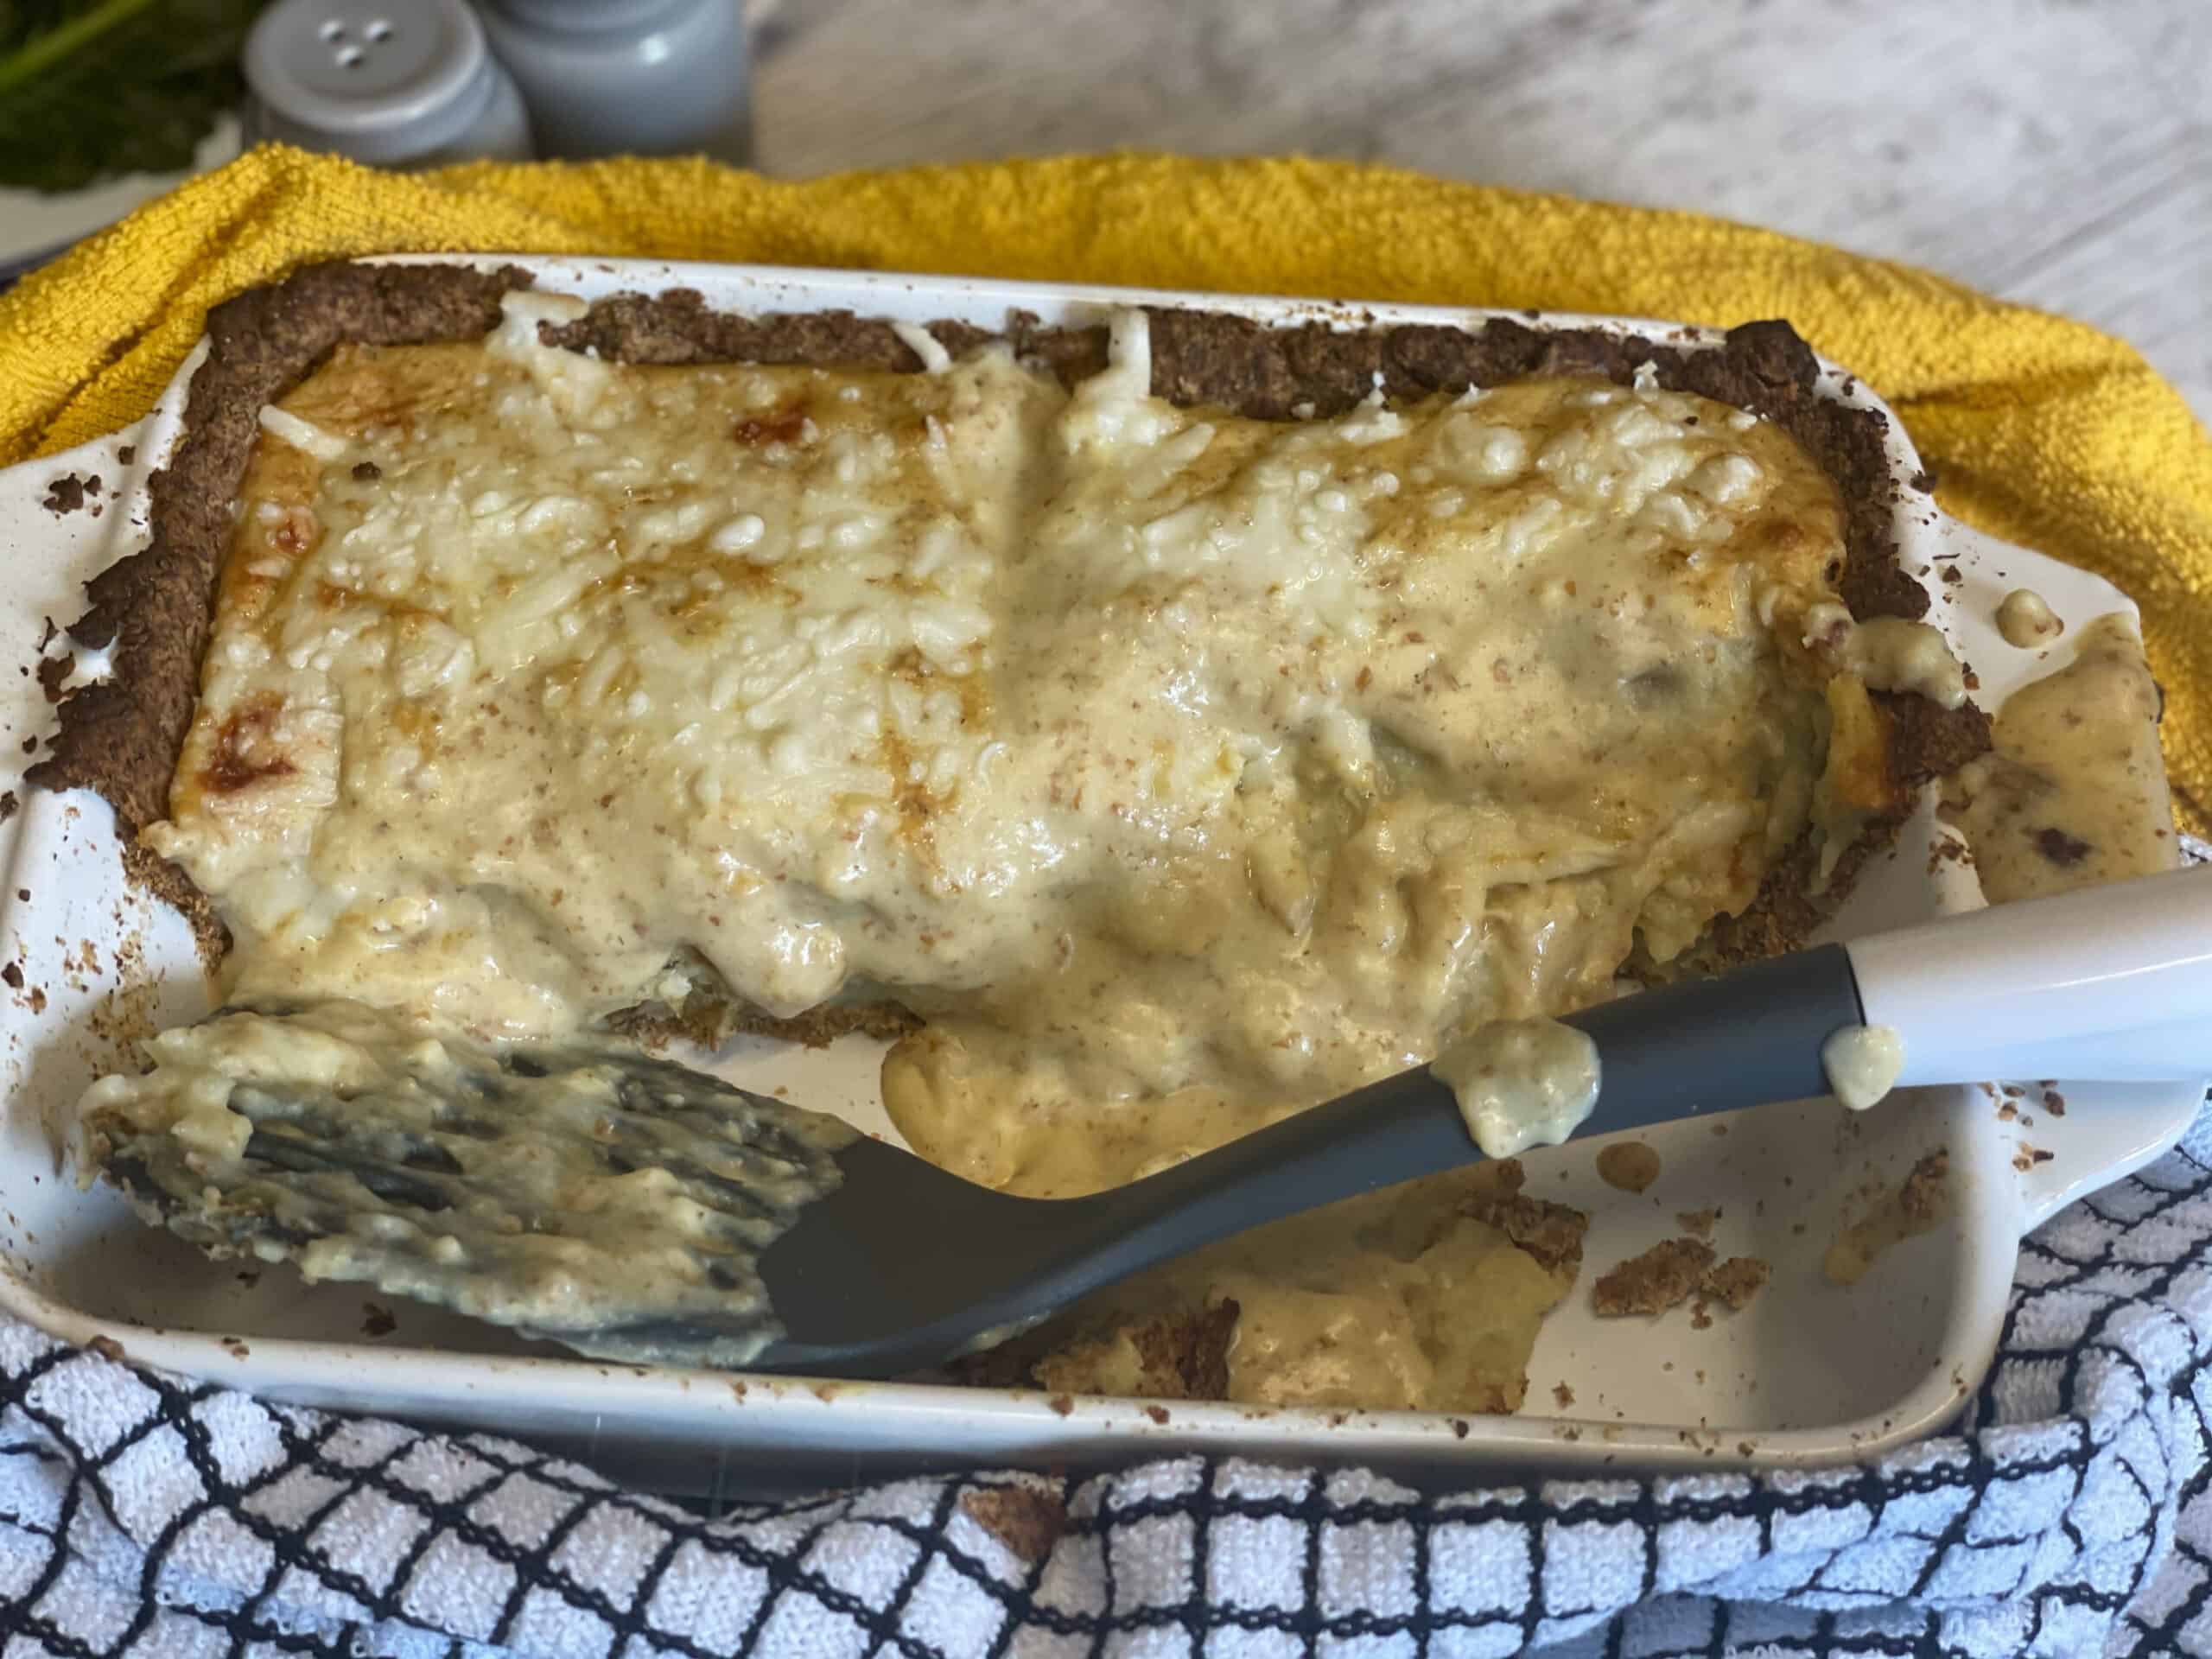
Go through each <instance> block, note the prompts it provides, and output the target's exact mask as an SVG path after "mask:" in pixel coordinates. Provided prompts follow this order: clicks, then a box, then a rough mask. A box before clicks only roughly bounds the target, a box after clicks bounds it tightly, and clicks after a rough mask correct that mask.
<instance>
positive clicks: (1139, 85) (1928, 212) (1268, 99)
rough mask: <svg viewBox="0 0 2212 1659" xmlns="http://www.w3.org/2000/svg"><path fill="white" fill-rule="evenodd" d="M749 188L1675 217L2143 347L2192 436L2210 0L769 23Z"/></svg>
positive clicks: (921, 13)
mask: <svg viewBox="0 0 2212 1659" xmlns="http://www.w3.org/2000/svg"><path fill="white" fill-rule="evenodd" d="M756 12H757V13H760V14H761V15H760V28H759V35H758V47H757V48H756V57H757V66H758V67H757V69H756V77H757V94H756V97H757V106H758V132H759V145H760V164H761V165H762V166H763V167H764V168H766V169H768V170H769V171H771V172H775V173H780V174H787V175H798V174H811V173H819V172H827V171H831V170H834V169H838V168H850V167H882V166H893V165H897V164H899V163H901V162H934V161H956V160H964V159H971V158H981V157H993V156H1016V155H1038V154H1044V153H1048V152H1052V151H1065V150H1076V149H1109V148H1115V147H1141V148H1145V149H1173V150H1185V151H1193V152H1200V153H1205V154H1212V155H1224V154H1240V153H1241V154H1251V153H1258V152H1282V151H1289V150H1302V151H1305V152H1306V153H1309V154H1313V155H1317V156H1342V157H1347V158H1351V159H1357V160H1362V161H1380V162H1395V163H1399V164H1402V165H1404V166H1408V167H1414V168H1421V169H1423V170H1425V171H1427V172H1431V173H1436V174H1440V175H1445V176H1447V177H1452V178H1459V179H1468V180H1475V181H1483V182H1487V183H1496V184H1507V185H1516V186H1520V187H1522V188H1529V189H1539V190H1559V191H1565V192H1568V193H1571V194H1577V195H1585V196H1593V197H1600V198H1605V199H1610V200H1620V201H1629V202H1636V203H1639V204H1643V205H1646V206H1653V207H1682V208H1689V209H1693V210H1695V211H1697V212H1700V213H1718V214H1722V215H1725V216H1726V217H1728V218H1732V219H1745V220H1750V221H1753V222H1756V223H1758V224H1763V225H1768V226H1773V227H1774V228H1776V229H1777V230H1783V231H1790V232H1797V233H1799V234H1801V235H1804V236H1809V237H1815V238H1820V239H1821V240H1823V241H1827V242H1833V243H1836V244H1839V245H1842V246H1844V247H1847V248H1852V249H1854V250H1857V251H1861V252H1866V253H1873V254H1879V255H1883V256H1886V257H1892V258H1897V259H1903V260H1907V261H1910V262H1911V263H1913V264H1922V265H1927V266H1929V267H1932V268H1933V269H1935V270H1939V271H1942V272H1944V273H1945V274H1947V275H1948V276H1952V277H1958V278H1960V279H1961V280H1963V281H1965V282H1967V283H1973V284H1974V286H1976V287H1979V288H1982V289H1987V290H1990V291H1992V292H1993V293H1997V294H2000V295H2003V296H2006V297H2008V298H2012V299H2018V300H2022V301H2025V302H2029V303H2031V304H2035V305H2040V306H2044V307H2048V308H2050V309H2053V310H2057V311H2063V312H2067V313H2070V314H2071V315H2075V316H2079V317H2082V318H2084V319H2086V320H2087V321H2091V322H2094V323H2097V324H2100V325H2101V326H2102V327H2107V328H2109V329H2111V330H2113V332H2115V333H2117V334H2122V335H2125V336H2126V337H2127V338H2128V339H2130V340H2133V342H2134V343H2135V344H2136V345H2137V346H2139V347H2140V348H2141V349H2142V350H2143V351H2144V353H2145V354H2146V355H2148V356H2149V358H2150V359H2151V360H2152V362H2153V363H2155V364H2156V365H2158V367H2159V369H2160V370H2161V371H2163V372H2164V373H2165V374H2166V375H2167V376H2168V377H2170V378H2172V379H2173V380H2175V381H2176V382H2177V383H2178V384H2179V385H2181V386H2182V387H2183V390H2184V391H2186V392H2187V393H2188V394H2189V395H2190V398H2191V401H2192V402H2193V403H2194V404H2195V405H2196V410H2197V413H2198V415H2199V416H2200V417H2202V418H2204V419H2206V420H2207V421H2208V422H2212V281H2208V280H2207V278H2208V275H2212V272H2208V269H2207V268H2208V266H2212V99H2208V98H2207V96H2206V92H2205V86H2206V83H2207V80H2208V79H2212V76H2209V75H2208V72H2212V6H2208V5H2204V4H2201V3H2196V0H2107V3H2101V4H2094V5H2084V4H2081V3H2078V0H1944V3H1942V4H1933V5H1930V4H1914V5H1902V4H1895V3H1879V0H1767V3H1758V0H1513V3H1510V4H1507V3H1491V4H1486V5H1480V6H1476V5H1469V4H1465V3H1459V0H1055V3H1053V4H1051V5H1049V6H1045V5H1039V4H1037V3H1035V0H772V3H770V4H768V5H766V6H756Z"/></svg>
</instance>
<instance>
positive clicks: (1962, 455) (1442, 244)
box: [0, 149, 2212, 834]
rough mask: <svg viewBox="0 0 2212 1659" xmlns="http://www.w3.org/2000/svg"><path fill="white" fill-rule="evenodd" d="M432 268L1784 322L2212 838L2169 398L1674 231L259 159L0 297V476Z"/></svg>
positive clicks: (2189, 522) (2210, 614) (2211, 779)
mask: <svg viewBox="0 0 2212 1659" xmlns="http://www.w3.org/2000/svg"><path fill="white" fill-rule="evenodd" d="M431 250H474V251H486V250H489V251H500V252H515V253H586V252H588V253H601V254H639V255H649V256H652V257H663V258H683V259H715V260H732V261H752V262H761V263H771V264H798V265H844V266H861V267H868V268H874V269H884V270H924V271H938V272H952V273H960V274H965V275H978V276H995V277H1039V278H1059V279H1082V280H1087V281H1091V282H1100V283H1141V284H1149V285H1154V286H1160V287H1168V288H1193V289H1217V290H1230V291H1234V290H1244V291H1260V292H1272V293H1289V294H1314V295H1326V296H1339V297H1346V298H1356V299H1389V300H1404V301H1422V302H1432V303H1445V304H1459V305H1466V304H1483V305H1499V306H1511V307H1522V306H1534V307H1538V308H1542V309H1545V310H1572V311H1599V312H1620V313H1625V314H1629V315H1639V316H1648V317H1664V318H1669V319H1675V320H1681V321H1692V322H1703V323H1718V324H1729V323H1735V322H1740V321H1745V320H1746V319H1749V318H1755V317H1786V318H1788V319H1789V321H1791V322H1793V323H1794V324H1796V327H1797V328H1798V330H1799V331H1800V332H1801V333H1802V334H1804V335H1805V336H1806V338H1807V339H1808V340H1810V341H1811V342H1812V344H1813V346H1814V347H1815V349H1816V350H1818V351H1820V352H1821V353H1825V354H1826V355H1827V356H1829V357H1831V358H1834V359H1836V360H1837V361H1839V362H1842V363H1847V364H1848V365H1851V366H1852V367H1853V369H1854V370H1856V371H1857V372H1859V374H1860V375H1861V376H1863V377H1864V378H1866V381H1867V382H1868V384H1869V385H1872V386H1873V387H1874V388H1875V389H1876V390H1877V391H1879V392H1880V393H1881V394H1882V396H1883V397H1886V398H1887V399H1888V400H1889V401H1890V403H1891V404H1892V405H1894V406H1895V407H1896V408H1897V410H1898V411H1899V413H1900V414H1901V415H1902V416H1904V421H1905V424H1906V425H1907V427H1908V428H1909V429H1910V431H1911V434H1912V437H1913V440H1914V442H1916V444H1917V445H1918V446H1919V448H1920V451H1921V453H1922V454H1923V455H1924V456H1925V457H1927V460H1928V462H1929V467H1931V469H1932V470H1933V471H1934V472H1935V473H1936V478H1937V480H1938V486H1939V499H1940V500H1941V502H1942V505H1943V506H1944V507H1945V508H1946V509H1947V510H1948V511H1949V512H1953V513H1955V514H1956V515H1957V516H1958V517H1959V518H1962V519H1964V520H1965V521H1966V522H1967V523H1968V524H1973V525H1974V526H1976V527H1977V528H1979V529H1981V530H1985V531H1989V532H1991V533H1992V534H1994V535H1997V536H2001V537H2005V538H2006V539H2007V540H2010V541H2014V542H2018V543H2024V544H2025V545H2027V546H2030V547H2034V548H2037V549H2039V550H2042V551H2044V552H2046V553H2050V554H2053V555H2055V556H2057V557H2060V558H2063V559H2066V560H2069V561H2071V562H2072V563H2076V564H2079V565H2082V566H2085V567H2087V568H2088V569H2092V570H2095V571H2098V572H2101V574H2103V575H2107V576H2109V577H2111V578H2113V580H2114V581H2116V582H2119V583H2120V585H2121V586H2122V587H2124V588H2126V589H2127V591H2128V592H2129V593H2130V594H2133V596H2134V597H2135V599H2136V600H2137V601H2139V603H2140V604H2141V606H2142V607H2143V612H2144V632H2145V635H2146V636H2147V638H2148V640H2149V643H2150V649H2151V658H2152V664H2153V665H2154V666H2155V667H2156V669H2157V670H2158V676H2159V677H2160V679H2161V680H2162V681H2163V682H2164V685H2165V687H2166V691H2167V696H2168V700H2169V702H2168V709H2167V725H2166V730H2165V738H2166V749H2167V756H2168V760H2169V762H2170V765H2171V770H2172V773H2173V777H2174V780H2175V792H2176V798H2177V804H2178V805H2179V806H2180V808H2181V810H2182V813H2183V817H2184V819H2185V820H2186V822H2187V823H2189V825H2190V827H2191V828H2192V829H2195V830H2196V831H2197V832H2198V833H2200V834H2202V833H2206V832H2208V831H2212V810H2208V809H2212V441H2208V439H2207V437H2206V435H2205V432H2204V430H2203V429H2202V428H2201V427H2200V426H2199V425H2198V424H2197V423H2196V421H2195V419H2194V418H2193V417H2192V416H2191V414H2190V410H2189V407H2188V405H2187V404H2185V403H2184V402H2183V399H2182V398H2181V397H2179V395H2178V394H2177V393H2176V392H2175V391H2174V390H2173V389H2172V388H2171V386H2169V385H2166V384H2165V383H2164V381H2162V380H2161V379H2160V378H2158V375H2156V374H2155V373H2153V372H2152V370H2151V368H2150V367H2149V365H2146V364H2145V362H2144V361H2143V359H2141V358H2140V357H2139V356H2138V355H2137V354H2136V353H2135V352H2134V351H2133V349H2132V348H2130V347H2129V346H2126V345H2125V344H2123V343H2122V342H2120V340H2114V339H2113V338H2111V337H2110V336H2108V335H2106V334H2101V333H2099V332H2098V331H2097V330H2095V329H2094V328H2090V327H2086V326H2084V325H2082V324H2081V323H2075V322H2069V321H2064V320H2063V319H2062V318H2058V317H2053V316H2048V315H2043V314H2041V313H2039V312H2036V311H2031V310H2028V309H2026V308H2023V307H2020V306H2016V305H2005V304H2001V303H1999V302H1997V301H1994V300H1992V299H1990V298H1988V297H1986V296H1984V295H1980V294H1977V293H1975V292H1974V291H1973V290H1972V289H1967V288H1964V287H1961V286H1960V285H1959V284H1958V283H1952V282H1948V281H1946V280H1944V279H1943V278H1942V277H1935V276H1931V275H1929V274H1928V273H1927V272H1924V271H1919V270H1912V269H1910V268H1909V267H1906V266H1903V265H1897V264H1888V263H1885V262H1884V261H1881V260H1876V259H1866V258H1859V257H1854V256H1853V255H1850V254H1846V253H1841V252H1839V251H1835V250H1834V249H1831V248H1826V247H1821V246H1819V245H1815V244H1813V243H1808V242H1802V241H1798V240H1796V239H1794V238H1789V237H1786V236H1780V235H1777V234H1775V233H1773V232H1767V231H1759V230H1752V229H1750V228H1747V227H1745V226H1737V225H1730V224H1724V223H1721V222H1719V221H1716V220H1713V219H1701V218H1699V217H1696V216H1694V215H1692V214H1688V213H1661V212H1654V211H1649V210H1643V209H1636V208H1628V207H1607V206H1602V205H1599V204H1597V203H1592V202H1584V201H1574V200H1565V199H1562V198H1560V197H1555V196H1541V195H1530V194H1522V193H1520V192H1516V191H1510V190H1501V189H1494V188H1484V187H1480V186H1474V185H1463V184H1449V183H1446V182H1443V181H1439V180H1435V179H1430V178H1424V177H1421V176H1420V175H1415V174H1412V173H1406V172H1401V171H1396V170H1394V169H1390V168H1375V167H1360V166H1353V165H1350V164H1346V163H1340V162H1313V161H1298V160H1286V161H1189V160H1181V159H1176V158H1173V157H1167V156H1135V155H1122V156H1074V157H1068V158H1065V159H1060V160H1052V161H1039V162H1004V163H995V164H988V165H970V166H962V167H950V168H911V169H906V170H902V171H898V172H889V173H865V174H850V175H843V176H840V177H835V178H826V179H819V180H814V181H806V182H796V183H794V182H785V181H777V180H772V179H764V178H761V177H759V176H757V175H753V174H749V173H741V172H737V171H734V170H732V169H729V168H721V167H717V166H715V165H712V164H710V163H708V162H665V161H664V162H645V161H613V162H594V163H590V164H588V165H582V166H553V165H545V164H539V165H533V166H512V165H499V164H491V163H483V164H476V165H472V166H467V167H460V168H449V169H447V170H445V171H442V172H438V173H430V174H424V175H413V176H408V175H386V174H379V173H376V172H372V171H370V170H367V169H365V168H359V167H357V166H354V165H353V164H352V163H351V162H341V161H337V160H333V159H330V158H327V157H319V156H305V155H302V154H300V153H298V152H296V151H291V150H285V149H261V150H257V151H255V152H253V153H252V154H251V155H248V156H245V157H243V158H242V159H240V160H239V161H237V162H233V163H232V165H230V166H229V167H226V168H223V169H222V170H221V171H219V172H217V173H213V174H210V175H207V176H206V177H204V178H201V179H199V180H197V181H194V182H192V183H190V184H188V185H186V186H185V187H184V188H181V189H180V190H177V191H175V192H174V193H173V194H169V195H168V196H165V197H163V198H162V199H161V200H157V201H154V202H152V203H149V205H148V206H146V207H143V208H141V209H140V210H139V211H138V212H137V213H133V214H132V215H131V216H130V218H129V219H126V220H124V222H123V223H122V224H121V225H119V226H116V227H115V228H114V229H112V230H110V231H107V232H104V233H102V234H100V235H99V236H96V237H93V238H92V239H90V240H89V241H87V242H86V243H84V244H83V245H80V246H79V247H78V248H77V249H75V250H74V251H72V252H71V253H69V254H68V255H67V256H66V257H63V258H62V259H60V261H58V262H57V263H56V264H54V265H52V266H50V267H48V269H46V270H41V271H40V272H38V273H36V274H35V275H33V276H32V277H29V278H27V279H26V280H25V281H24V282H23V283H22V284H21V285H20V286H19V287H18V288H17V289H16V290H15V291H14V292H13V293H11V294H9V295H7V296H4V297H0V465H4V464H8V463H11V462H14V461H22V460H24V459H27V458H29V457H31V456H34V455H37V454H47V453H51V452H52V451H54V450H56V449H60V448H67V447H69V446H70V445H73V444H76V443H79V442H83V441H84V440H86V439H87V438H90V437H93V436H96V435H99V434H100V433H102V432H105V431H108V430H111V429H113V428H115V427H118V426H121V425H124V424H125V423H129V422H130V421H133V420H136V419H137V417H138V416H140V415H142V414H143V413H144V412H145V410H146V409H147V407H148V406H149V404H150V403H151V402H152V400H153V398H154V397H155V396H156V393H157V392H158V391H160V389H161V387H162V385H163V384H164V383H165V382H166V381H167V380H168V378H169V376H170V375H171V374H172V373H173V372H175V368H176V366H177V365H178V364H179V363H180V362H181V360H182V359H183V358H184V356H185V354H186V353H187V352H188V350H189V349H190V348H191V346H192V343H193V341H194V340H195V339H196V338H197V337H198V336H199V334H200V325H201V320H202V318H203V317H204V316H205V315H206V313H207V308H209V307H210V306H212V305H213V304H215V303H216V302H219V301H220V300H223V299H225V298H226V297H227V296H231V295H233V294H236V293H238V291H239V290H240V289H245V288H248V287H251V286H252V285H254V284H256V283H266V282H269V281H271V280H273V279H275V278H277V277H281V276H283V274H284V273H285V272H286V271H288V270H291V269H292V268H293V267H295V266H296V265H299V264H304V263H307V262H309V261H313V260H318V259H330V258H337V257H344V256H347V255H356V254H366V253H379V252H396V251H431Z"/></svg>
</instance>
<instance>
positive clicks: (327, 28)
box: [318, 17, 346, 41]
mask: <svg viewBox="0 0 2212 1659" xmlns="http://www.w3.org/2000/svg"><path fill="white" fill-rule="evenodd" d="M318 32H319V33H320V34H321V35H322V38H323V39H324V40H326V41H342V40H344V39H345V38H346V25H345V24H343V23H341V22H339V21H338V20H337V19H336V18H335V17H333V18H332V19H331V20H330V21H329V22H327V23H325V24H324V25H323V26H322V28H321V30H320V31H318Z"/></svg>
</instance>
